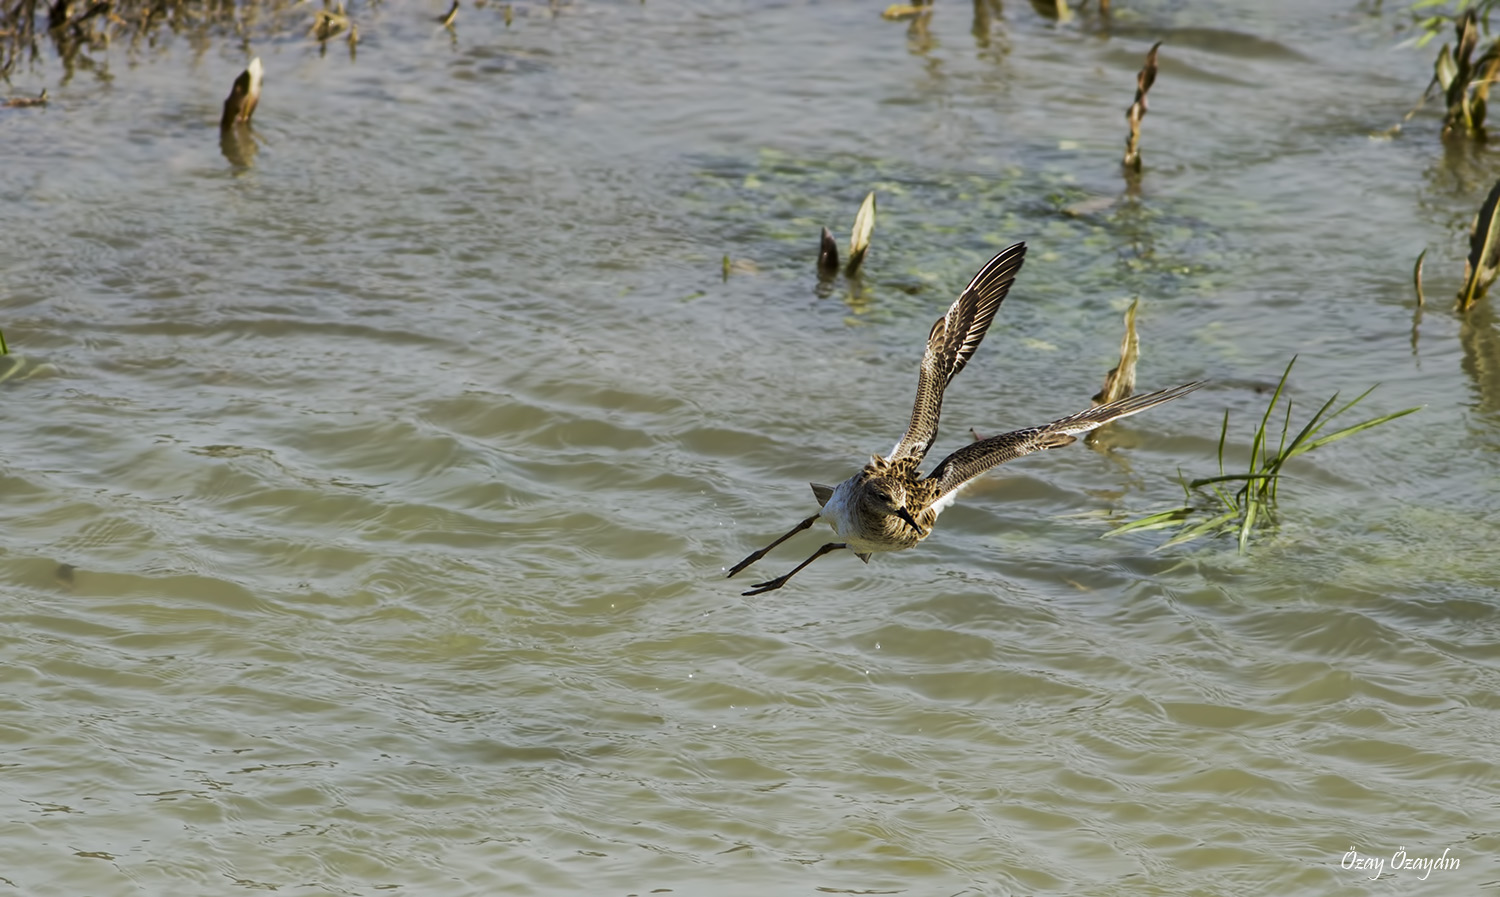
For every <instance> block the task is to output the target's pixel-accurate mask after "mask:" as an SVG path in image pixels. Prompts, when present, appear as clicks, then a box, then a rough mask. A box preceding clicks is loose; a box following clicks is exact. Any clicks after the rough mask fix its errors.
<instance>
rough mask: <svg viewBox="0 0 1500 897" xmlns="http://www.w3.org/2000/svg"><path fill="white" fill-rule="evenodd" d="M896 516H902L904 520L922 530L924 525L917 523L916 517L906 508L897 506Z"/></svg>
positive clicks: (919, 530)
mask: <svg viewBox="0 0 1500 897" xmlns="http://www.w3.org/2000/svg"><path fill="white" fill-rule="evenodd" d="M896 516H897V517H900V518H901V519H902V520H905V521H906V522H907V524H908V525H909V526H910V527H911V528H912V529H914V530H916V531H917V532H921V531H922V527H921V526H919V525H918V524H917V520H916V518H915V517H913V516H911V512H910V511H908V510H906V509H905V508H897V509H896Z"/></svg>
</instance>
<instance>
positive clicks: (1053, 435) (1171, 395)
mask: <svg viewBox="0 0 1500 897" xmlns="http://www.w3.org/2000/svg"><path fill="white" fill-rule="evenodd" d="M1203 384H1204V381H1202V380H1199V381H1196V382H1193V383H1185V384H1183V385H1182V386H1174V387H1172V388H1170V389H1162V390H1158V391H1157V392H1152V393H1147V394H1145V395H1142V396H1131V397H1130V398H1126V399H1120V400H1119V401H1118V402H1110V403H1109V404H1107V405H1099V406H1098V407H1095V408H1090V409H1089V410H1087V411H1080V412H1078V413H1077V414H1070V415H1068V416H1067V417H1064V418H1060V419H1058V420H1055V421H1053V422H1052V423H1050V424H1044V425H1043V426H1040V427H1027V428H1026V429H1024V430H1015V431H1013V432H1010V433H1003V434H1001V435H999V436H991V437H990V438H989V439H981V440H980V441H978V442H971V443H969V444H968V445H966V446H964V447H963V448H961V449H959V450H958V451H956V452H954V453H953V454H951V455H949V456H948V457H946V458H944V459H943V461H942V463H941V464H939V465H938V466H937V467H935V468H933V471H932V473H930V474H928V476H927V479H928V480H937V481H938V488H937V491H936V493H935V495H936V497H935V499H934V501H933V504H939V503H942V502H943V500H944V499H946V498H948V496H950V495H952V494H953V493H954V491H956V490H957V489H958V488H959V487H960V486H962V485H963V484H964V483H967V482H968V481H969V480H972V479H974V478H975V477H977V476H979V475H980V474H982V473H984V472H985V471H987V470H989V469H990V468H992V467H995V466H997V465H1000V464H1004V463H1005V462H1006V461H1013V460H1015V459H1016V458H1019V457H1021V456H1022V455H1029V454H1031V453H1032V452H1039V451H1042V450H1043V449H1049V448H1058V447H1060V446H1064V445H1068V444H1069V443H1071V442H1073V441H1074V440H1076V439H1077V438H1078V436H1079V434H1082V433H1087V432H1088V431H1090V430H1095V429H1098V428H1099V427H1102V426H1104V425H1105V424H1107V423H1109V422H1110V421H1112V420H1118V419H1120V418H1122V417H1129V416H1130V415H1132V414H1139V413H1140V412H1142V411H1145V410H1146V409H1147V408H1154V407H1155V406H1157V405H1160V404H1162V403H1163V402H1170V401H1172V400H1173V399H1179V398H1181V397H1183V396H1185V395H1187V394H1188V393H1190V392H1192V391H1193V390H1195V389H1197V388H1199V387H1200V386H1202V385H1203Z"/></svg>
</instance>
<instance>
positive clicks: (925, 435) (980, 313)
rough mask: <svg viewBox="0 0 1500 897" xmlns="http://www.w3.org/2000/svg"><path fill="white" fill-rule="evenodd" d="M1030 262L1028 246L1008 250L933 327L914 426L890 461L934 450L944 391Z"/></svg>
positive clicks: (917, 457)
mask: <svg viewBox="0 0 1500 897" xmlns="http://www.w3.org/2000/svg"><path fill="white" fill-rule="evenodd" d="M1025 259H1026V244H1025V243H1017V244H1015V245H1014V246H1009V247H1007V248H1005V249H1004V250H1002V251H1001V252H1000V254H999V255H996V256H995V257H994V258H992V259H990V260H989V262H987V263H986V264H985V266H984V267H983V268H980V269H979V273H978V274H976V275H974V279H973V280H972V281H970V282H969V285H968V287H966V288H965V289H964V291H963V292H962V293H960V294H959V297H958V298H957V299H956V300H954V302H953V305H952V306H950V307H949V308H948V313H947V314H945V315H943V316H942V317H941V318H938V319H937V323H935V324H933V325H932V332H931V333H929V334H928V335H927V352H926V353H925V354H924V355H923V356H922V373H921V375H920V376H919V377H918V379H917V400H916V402H915V403H913V405H912V409H911V423H910V424H908V425H907V427H906V433H905V434H904V435H903V436H902V437H901V441H900V442H897V443H896V447H895V448H893V449H891V454H890V456H889V460H891V461H899V460H905V459H915V460H916V461H917V462H920V461H921V460H922V458H923V457H924V456H925V455H926V454H927V450H928V449H929V448H931V447H932V441H933V440H934V439H936V438H937V429H938V417H939V415H940V414H941V413H942V408H943V391H944V390H946V389H947V388H948V384H949V383H950V382H952V380H953V378H954V377H956V376H958V372H959V371H961V370H963V369H964V365H966V364H968V363H969V358H970V357H971V356H973V354H974V350H975V349H978V348H979V342H980V340H982V339H984V334H985V331H986V330H988V329H989V327H990V322H991V321H993V320H995V312H996V311H997V310H999V308H1000V303H1001V302H1003V301H1004V300H1005V294H1006V293H1008V292H1010V285H1011V284H1012V283H1014V282H1015V279H1016V274H1017V273H1018V272H1019V271H1020V270H1021V263H1022V262H1023V261H1025Z"/></svg>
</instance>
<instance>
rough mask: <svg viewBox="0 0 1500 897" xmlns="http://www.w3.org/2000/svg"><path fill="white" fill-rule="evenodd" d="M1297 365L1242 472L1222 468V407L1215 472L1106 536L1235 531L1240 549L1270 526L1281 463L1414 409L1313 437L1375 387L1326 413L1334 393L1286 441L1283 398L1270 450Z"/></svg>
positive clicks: (1178, 538) (1184, 536) (1186, 536)
mask: <svg viewBox="0 0 1500 897" xmlns="http://www.w3.org/2000/svg"><path fill="white" fill-rule="evenodd" d="M1296 363H1297V359H1296V358H1293V359H1292V360H1291V361H1290V362H1288V363H1287V366H1286V370H1285V371H1283V372H1282V374H1281V380H1280V381H1279V382H1278V383H1277V384H1276V391H1275V392H1274V393H1272V395H1271V401H1270V403H1269V404H1268V405H1266V412H1265V414H1263V415H1261V419H1260V426H1259V427H1258V428H1256V431H1255V437H1254V439H1253V440H1252V441H1251V443H1250V462H1249V465H1248V466H1247V468H1246V470H1245V472H1244V473H1225V472H1224V444H1225V442H1226V441H1227V440H1228V436H1229V411H1228V410H1227V409H1226V410H1225V412H1224V423H1223V425H1222V426H1221V428H1220V430H1219V474H1218V476H1212V477H1204V478H1202V479H1197V480H1193V481H1191V482H1188V481H1183V483H1182V488H1183V494H1184V500H1185V502H1186V504H1184V505H1183V506H1182V507H1180V508H1173V509H1172V510H1170V511H1162V512H1160V513H1157V514H1151V515H1149V516H1146V517H1142V518H1140V519H1139V520H1132V521H1131V522H1129V523H1127V524H1125V525H1124V526H1119V527H1116V528H1114V529H1112V530H1110V531H1109V532H1108V533H1105V535H1106V536H1113V535H1118V534H1120V533H1127V532H1133V531H1136V530H1148V529H1165V528H1172V527H1176V528H1178V529H1180V530H1181V531H1180V532H1179V533H1178V534H1177V535H1175V536H1173V537H1172V538H1171V539H1169V540H1168V541H1167V542H1166V543H1164V544H1163V546H1162V547H1166V546H1167V545H1177V544H1180V543H1182V542H1189V541H1191V540H1193V539H1199V538H1202V537H1204V536H1216V535H1221V534H1229V533H1235V534H1237V536H1238V539H1239V548H1240V551H1242V552H1243V551H1244V550H1245V549H1246V548H1247V547H1248V545H1249V544H1250V536H1251V534H1252V533H1253V532H1254V531H1255V528H1256V526H1258V525H1266V524H1272V525H1274V522H1275V512H1276V501H1277V498H1278V492H1277V490H1278V488H1279V486H1280V484H1281V477H1282V476H1283V474H1282V468H1283V467H1284V466H1285V464H1286V462H1288V461H1290V460H1291V459H1293V458H1295V457H1297V456H1298V455H1304V454H1307V453H1308V452H1310V451H1312V450H1313V449H1316V448H1320V447H1322V446H1325V445H1327V444H1328V443H1330V442H1333V441H1335V440H1338V439H1343V438H1344V437H1345V436H1353V435H1354V434H1355V433H1358V432H1360V431H1361V430H1368V429H1370V428H1371V427H1375V426H1379V425H1380V424H1383V423H1387V422H1389V421H1393V420H1395V419H1396V418H1398V417H1403V416H1405V415H1408V414H1411V413H1412V412H1413V411H1417V410H1419V409H1418V408H1407V409H1405V410H1403V411H1396V412H1393V413H1391V414H1385V415H1381V416H1380V417H1374V418H1371V419H1369V420H1367V421H1363V422H1361V423H1357V424H1354V425H1352V426H1348V427H1345V428H1343V429H1342V430H1336V431H1334V432H1332V433H1329V434H1327V435H1326V436H1318V434H1319V433H1320V432H1321V431H1322V430H1323V428H1324V427H1326V426H1327V425H1328V424H1329V423H1330V422H1332V421H1333V420H1334V418H1337V417H1339V416H1340V415H1342V414H1343V413H1344V412H1346V411H1348V410H1349V409H1350V408H1353V407H1354V406H1355V405H1358V404H1359V403H1360V402H1361V401H1362V400H1363V399H1364V398H1365V396H1368V395H1369V394H1370V393H1371V392H1373V391H1374V390H1375V387H1373V386H1372V387H1370V388H1369V389H1367V390H1365V391H1364V392H1362V393H1360V394H1359V396H1358V397H1356V398H1355V399H1353V400H1352V401H1350V402H1347V403H1345V404H1344V405H1343V406H1342V407H1341V408H1339V409H1338V410H1336V411H1332V412H1331V413H1330V409H1332V408H1333V405H1334V403H1335V402H1337V401H1338V397H1339V396H1338V393H1334V394H1333V396H1332V397H1331V398H1329V399H1328V401H1326V402H1324V403H1323V406H1322V407H1321V408H1319V409H1318V411H1317V413H1316V414H1314V415H1313V416H1312V418H1311V419H1310V420H1309V421H1308V422H1307V423H1306V424H1305V425H1304V426H1303V427H1302V429H1301V430H1299V431H1297V433H1296V434H1295V435H1291V437H1290V440H1288V436H1289V435H1290V434H1291V424H1292V402H1291V400H1290V399H1288V400H1287V401H1286V403H1285V406H1286V407H1285V411H1284V412H1282V414H1281V417H1282V423H1281V436H1280V438H1279V439H1278V440H1277V444H1276V446H1275V447H1274V448H1273V447H1272V446H1271V435H1270V431H1269V428H1270V427H1271V424H1272V421H1271V418H1272V416H1273V415H1274V414H1275V413H1276V410H1277V409H1276V406H1277V404H1278V403H1279V402H1280V401H1281V397H1282V393H1283V392H1284V391H1285V390H1286V380H1287V377H1288V376H1290V375H1291V373H1292V365H1294V364H1296ZM1230 483H1240V484H1242V485H1241V486H1240V488H1239V490H1238V491H1236V492H1233V493H1231V492H1229V491H1227V489H1228V484H1230Z"/></svg>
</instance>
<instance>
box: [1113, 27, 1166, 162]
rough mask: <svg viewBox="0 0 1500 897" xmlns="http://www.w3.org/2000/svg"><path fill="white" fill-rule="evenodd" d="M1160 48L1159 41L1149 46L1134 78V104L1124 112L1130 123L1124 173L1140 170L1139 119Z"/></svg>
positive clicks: (1154, 75)
mask: <svg viewBox="0 0 1500 897" xmlns="http://www.w3.org/2000/svg"><path fill="white" fill-rule="evenodd" d="M1160 46H1161V41H1157V42H1156V43H1154V44H1152V45H1151V52H1149V53H1147V54H1146V64H1145V65H1144V66H1142V67H1141V71H1140V73H1139V74H1137V75H1136V76H1135V102H1133V103H1131V104H1130V108H1129V109H1127V110H1125V120H1126V121H1128V122H1130V135H1129V136H1127V137H1126V138H1125V158H1124V159H1123V160H1121V164H1122V165H1124V166H1125V170H1126V171H1133V172H1139V171H1140V170H1141V119H1143V118H1145V117H1146V93H1147V91H1149V90H1151V85H1152V84H1155V83H1156V50H1157V48H1158V47H1160Z"/></svg>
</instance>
